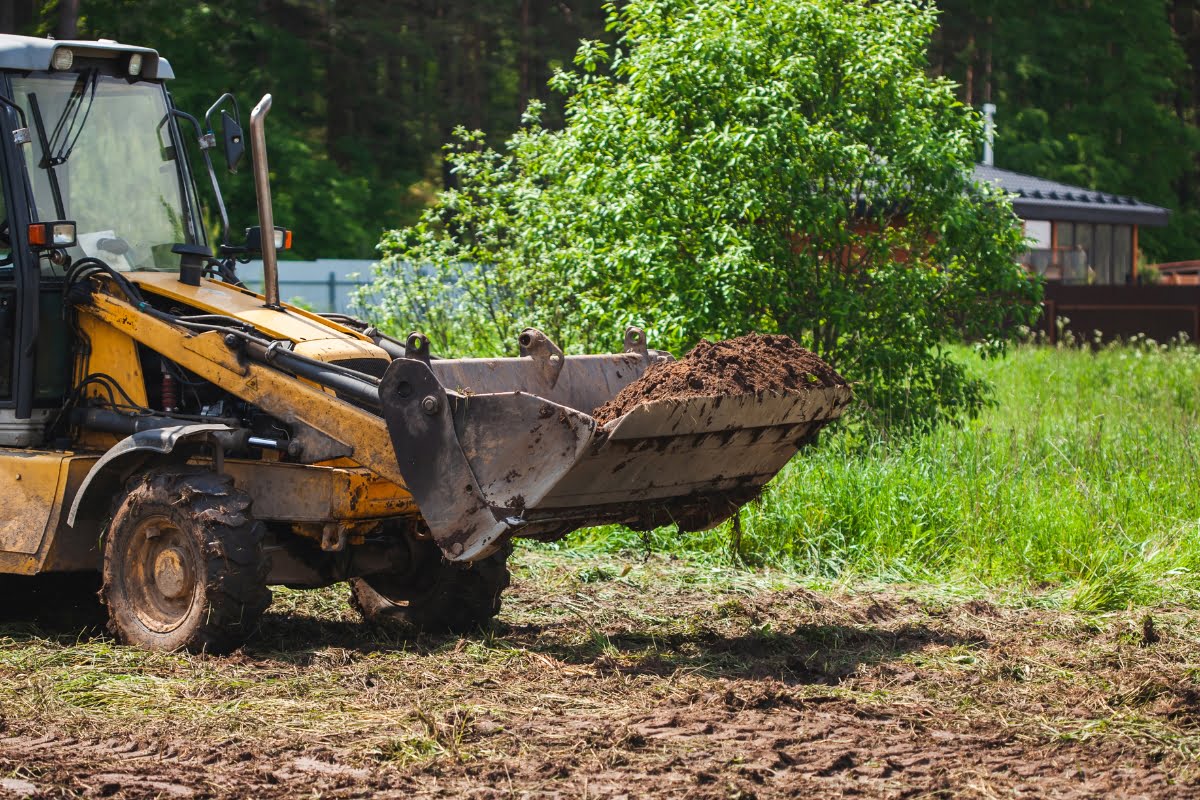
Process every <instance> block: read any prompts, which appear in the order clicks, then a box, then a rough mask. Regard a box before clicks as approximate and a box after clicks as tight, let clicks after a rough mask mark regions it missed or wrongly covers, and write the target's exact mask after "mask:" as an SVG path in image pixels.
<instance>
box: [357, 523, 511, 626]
mask: <svg viewBox="0 0 1200 800" xmlns="http://www.w3.org/2000/svg"><path fill="white" fill-rule="evenodd" d="M416 544H417V545H418V546H417V547H414V550H415V551H416V553H417V554H419V555H420V556H421V563H420V565H419V566H418V567H417V568H416V569H414V570H412V571H411V572H410V575H411V576H412V579H411V580H408V581H404V582H402V583H398V582H397V581H395V580H394V579H392V580H389V576H378V575H372V576H370V577H367V578H353V579H351V581H350V605H352V606H354V608H355V609H356V610H357V611H358V613H359V614H361V615H362V617H363V619H364V620H365V621H367V622H369V623H373V624H378V625H391V624H396V623H399V624H402V625H409V626H411V627H413V628H416V629H417V630H419V631H426V632H429V633H467V632H469V631H472V630H475V629H476V628H480V627H482V626H485V625H486V624H487V623H488V622H489V621H490V620H491V619H492V618H493V617H495V616H496V615H497V614H499V613H500V604H501V595H502V594H503V593H504V590H505V589H507V588H508V585H509V583H510V576H509V572H508V557H509V555H510V554H511V553H512V545H511V544H505V545H504V546H503V547H502V548H500V550H498V551H496V552H495V553H493V554H492V555H490V556H488V557H487V558H484V559H481V560H479V561H476V562H474V563H471V564H456V563H454V562H451V561H446V560H445V559H444V558H442V553H441V551H440V550H438V548H437V545H435V544H434V543H433V542H432V541H422V542H418V543H416Z"/></svg>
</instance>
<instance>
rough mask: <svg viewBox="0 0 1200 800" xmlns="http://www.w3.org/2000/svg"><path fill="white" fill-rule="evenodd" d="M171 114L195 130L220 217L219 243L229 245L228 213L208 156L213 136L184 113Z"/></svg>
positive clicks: (172, 110)
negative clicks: (185, 121) (205, 132)
mask: <svg viewBox="0 0 1200 800" xmlns="http://www.w3.org/2000/svg"><path fill="white" fill-rule="evenodd" d="M171 113H172V114H174V115H175V116H176V117H179V118H180V119H184V120H187V121H188V122H190V123H192V127H194V128H195V129H196V136H197V137H198V141H199V143H200V155H202V156H203V157H204V167H205V169H207V170H208V179H209V181H210V182H211V183H212V188H213V194H214V195H215V196H216V198H217V213H218V214H219V215H220V216H221V243H222V244H229V212H228V211H226V210H225V197H224V196H223V195H222V194H221V184H219V183H218V182H217V172H216V170H214V169H213V163H212V156H210V155H209V154H208V151H209V150H211V149H212V147H213V146H214V140H213V136H212V134H208V135H207V136H206V135H205V134H204V129H203V128H201V127H200V121H199V120H197V119H196V118H195V117H193V116H192V115H191V114H189V113H187V112H186V111H180V110H179V109H178V108H172V109H171Z"/></svg>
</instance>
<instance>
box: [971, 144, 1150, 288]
mask: <svg viewBox="0 0 1200 800" xmlns="http://www.w3.org/2000/svg"><path fill="white" fill-rule="evenodd" d="M975 179H976V180H977V181H979V182H980V183H991V184H994V185H996V186H999V187H1000V188H1001V189H1003V190H1004V191H1005V192H1007V193H1008V194H1009V195H1011V196H1012V203H1013V210H1014V211H1015V212H1016V214H1017V216H1018V217H1020V218H1021V222H1022V225H1023V227H1024V230H1025V235H1026V237H1027V238H1028V239H1029V240H1030V241H1031V247H1030V249H1029V251H1028V252H1027V253H1026V254H1025V256H1024V263H1025V264H1026V266H1028V267H1029V268H1030V269H1032V270H1035V271H1037V272H1038V273H1039V274H1041V275H1043V276H1044V277H1045V278H1046V281H1047V283H1048V284H1054V283H1062V284H1067V285H1085V284H1087V285H1095V286H1114V285H1122V284H1129V283H1135V282H1136V281H1137V270H1138V229H1139V228H1141V227H1154V228H1159V227H1163V226H1165V225H1166V224H1167V222H1168V220H1169V218H1170V214H1171V212H1170V211H1169V210H1168V209H1165V208H1162V207H1160V206H1155V205H1151V204H1149V203H1143V202H1142V201H1141V200H1138V199H1136V198H1133V197H1125V196H1122V195H1115V194H1109V193H1107V192H1099V191H1096V190H1094V189H1084V188H1082V187H1080V186H1071V185H1070V184H1066V183H1058V182H1057V181H1048V180H1045V179H1043V178H1037V177H1034V176H1033V175H1024V174H1022V173H1020V172H1012V171H1010V170H1006V169H1000V168H998V167H994V166H991V165H988V164H979V165H977V166H976V167H975Z"/></svg>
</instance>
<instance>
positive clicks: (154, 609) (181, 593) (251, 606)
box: [101, 471, 271, 653]
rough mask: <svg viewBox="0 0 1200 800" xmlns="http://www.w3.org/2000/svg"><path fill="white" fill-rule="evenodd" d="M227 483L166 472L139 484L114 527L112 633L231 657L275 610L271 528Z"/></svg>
mask: <svg viewBox="0 0 1200 800" xmlns="http://www.w3.org/2000/svg"><path fill="white" fill-rule="evenodd" d="M250 504H251V500H250V497H249V495H247V494H246V493H245V492H242V491H240V490H238V489H237V488H236V487H235V486H234V484H233V478H232V477H230V476H229V475H218V474H216V473H213V472H199V471H196V472H163V473H155V474H148V475H144V476H141V477H140V478H137V479H135V480H134V481H132V482H131V485H130V488H129V490H128V491H127V492H126V493H125V495H124V497H123V498H122V499H121V500H120V503H119V505H118V506H117V509H116V511H115V513H114V514H113V519H112V523H111V524H110V525H109V529H108V536H107V541H106V542H105V546H104V572H103V576H104V584H103V588H102V589H101V598H102V599H103V601H104V603H105V604H106V605H107V606H108V615H109V622H108V628H109V630H110V631H111V632H112V633H113V634H114V635H115V636H116V637H117V638H118V639H120V640H121V641H122V642H124V643H125V644H131V645H137V646H139V647H145V648H148V649H151V650H167V651H172V650H188V651H190V652H193V653H201V652H207V653H226V652H229V651H230V650H233V649H234V648H236V647H238V646H239V645H241V644H242V643H243V642H244V641H245V640H246V638H247V637H248V636H249V635H250V634H251V633H252V632H253V631H254V630H255V628H256V627H257V626H258V621H259V618H260V617H261V616H262V613H263V612H264V611H265V610H266V608H267V606H269V605H270V603H271V592H270V590H269V589H267V585H266V578H267V562H266V559H265V558H264V556H263V544H262V543H263V536H264V532H265V529H264V528H263V526H262V524H260V523H258V522H256V521H255V520H254V519H253V518H252V517H251V516H250Z"/></svg>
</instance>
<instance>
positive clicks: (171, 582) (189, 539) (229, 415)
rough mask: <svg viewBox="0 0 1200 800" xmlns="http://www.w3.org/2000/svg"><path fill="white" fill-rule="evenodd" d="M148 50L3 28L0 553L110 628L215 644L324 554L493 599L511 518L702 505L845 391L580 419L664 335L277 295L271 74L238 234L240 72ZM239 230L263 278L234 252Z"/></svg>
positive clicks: (382, 606) (360, 586) (639, 513)
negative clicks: (362, 309)
mask: <svg viewBox="0 0 1200 800" xmlns="http://www.w3.org/2000/svg"><path fill="white" fill-rule="evenodd" d="M172 77H173V74H172V70H171V66H170V64H169V63H168V62H167V60H166V59H165V58H163V57H161V56H159V54H158V53H157V52H156V51H154V50H152V49H149V48H144V47H133V46H128V45H123V44H119V43H116V42H112V41H106V40H101V41H94V42H93V41H54V40H46V39H33V38H25V37H18V36H0V172H2V173H3V175H2V178H3V208H2V209H0V220H2V223H0V572H2V573H4V575H3V576H0V580H6V579H7V580H15V581H20V580H21V579H20V578H15V577H13V576H35V575H59V576H60V580H59V584H58V585H62V586H70V585H78V586H86V585H88V582H89V580H95V577H96V576H100V577H101V579H102V580H101V581H100V585H101V587H102V588H101V589H100V599H101V600H102V601H103V603H104V604H105V605H106V606H107V614H108V624H109V627H110V629H111V630H112V631H113V633H114V634H115V635H116V636H117V637H118V638H119V639H121V640H122V641H124V642H127V643H131V644H136V645H141V646H144V647H150V648H157V649H164V650H174V649H188V650H192V651H205V650H207V651H212V652H216V651H224V650H228V649H230V648H233V647H236V646H237V645H239V644H240V643H241V642H242V641H244V639H245V637H246V636H247V635H249V634H250V632H252V631H253V630H254V627H255V625H256V622H257V621H258V619H259V617H260V615H261V614H262V612H263V611H264V610H265V609H266V608H267V606H268V604H269V603H270V599H271V594H270V590H269V588H268V587H269V586H272V585H286V586H292V587H321V586H328V585H331V584H333V583H336V582H342V581H348V582H350V584H351V592H352V598H353V600H354V602H355V604H356V605H357V607H358V608H359V609H360V610H361V611H362V612H363V614H364V615H365V616H367V617H368V618H376V617H379V616H384V615H386V616H389V617H399V618H401V619H404V620H407V621H408V622H410V623H412V624H414V625H416V626H419V627H422V628H429V629H439V628H440V629H450V630H462V629H467V628H470V627H472V626H475V625H478V624H479V623H481V622H484V621H486V620H488V619H489V618H490V617H492V616H494V615H495V614H496V613H497V612H498V610H499V607H500V593H501V592H502V590H503V589H504V588H505V587H506V586H507V584H508V571H507V568H506V565H505V559H506V557H507V555H508V553H509V551H510V541H511V539H512V538H513V537H514V536H524V537H532V538H535V539H543V540H549V539H556V538H559V537H562V536H564V535H566V534H567V533H569V532H570V531H572V530H575V529H576V528H580V527H585V526H591V525H598V524H609V523H620V524H624V525H628V526H631V527H634V528H637V529H650V528H653V527H655V526H659V525H664V524H669V523H675V524H677V525H679V527H680V529H681V530H700V529H704V528H706V527H710V526H712V525H715V524H717V523H719V522H721V521H722V520H725V519H727V518H728V517H729V516H730V515H731V514H733V513H735V511H736V509H737V508H738V507H739V506H740V505H742V504H743V503H745V502H747V501H748V500H749V499H750V498H752V497H753V496H754V495H755V494H756V493H757V492H758V491H759V490H760V488H761V487H762V486H763V485H764V484H765V483H766V482H767V481H768V480H770V478H771V477H772V476H773V475H774V474H775V473H776V472H778V470H779V469H780V468H781V467H782V466H783V465H784V464H785V463H786V462H787V461H788V460H789V459H790V458H791V457H792V455H793V454H794V453H795V452H796V450H797V448H798V447H799V446H800V444H802V443H803V442H804V441H806V440H807V439H809V438H810V437H811V436H812V435H813V433H814V432H815V431H816V429H818V428H819V427H820V426H821V425H823V424H824V423H826V422H828V421H829V420H831V419H833V418H835V417H836V416H837V415H838V414H840V413H841V410H842V409H843V408H844V407H845V406H846V405H847V403H848V402H849V390H848V389H846V388H845V387H832V388H827V389H821V390H814V391H807V392H787V391H785V392H774V393H772V392H767V393H763V394H759V395H746V396H735V395H730V396H726V397H720V396H714V397H698V398H691V399H686V400H674V401H658V402H648V403H644V404H642V405H639V406H637V407H635V408H633V409H632V410H630V411H629V412H628V413H626V414H624V415H622V416H621V417H619V418H617V419H614V420H611V421H608V422H606V423H605V424H603V425H601V424H599V423H598V422H597V420H596V419H595V418H594V417H593V416H591V410H592V409H595V408H597V407H598V406H600V405H602V404H603V403H605V402H606V401H607V400H609V399H610V398H612V397H613V396H614V395H616V394H617V393H618V392H619V391H620V390H621V389H622V388H623V387H624V386H626V385H627V384H629V383H630V382H632V381H634V380H635V379H637V378H638V377H639V376H641V375H642V374H643V373H644V372H645V371H646V369H647V367H648V366H650V365H651V364H653V363H655V362H657V361H660V360H664V359H670V358H671V356H669V355H668V354H666V353H663V352H660V351H656V350H653V349H649V348H648V347H647V344H646V341H645V336H644V334H643V333H642V332H641V331H640V330H637V329H630V330H629V331H627V332H626V334H625V346H624V352H622V353H619V354H612V355H586V356H564V355H563V352H562V351H561V350H560V349H559V348H558V347H557V346H556V345H555V344H554V343H553V342H552V341H550V340H549V339H548V338H547V337H546V336H545V335H544V334H542V333H541V332H539V331H537V330H533V329H530V330H526V331H525V332H524V333H522V334H521V336H520V341H519V352H520V356H519V357H513V358H496V359H459V360H445V359H438V358H436V357H434V356H433V355H431V354H430V348H429V342H428V340H427V338H426V337H424V336H423V335H421V334H419V333H414V334H412V335H410V336H408V337H407V338H406V339H405V340H397V339H393V338H389V337H388V336H385V335H383V334H381V333H380V332H379V331H378V330H376V329H374V328H372V327H371V326H369V325H368V324H366V323H364V322H361V321H359V320H356V319H353V318H350V317H347V316H339V315H334V314H324V315H322V314H315V313H311V312H309V311H306V310H304V309H301V308H297V307H294V306H291V305H288V304H286V303H282V302H280V299H279V289H278V267H279V264H278V259H277V255H278V251H279V250H280V249H283V248H286V247H287V246H288V245H289V243H290V237H291V233H290V232H289V231H286V230H284V229H283V228H280V227H277V226H276V225H275V222H274V219H273V216H272V208H271V195H270V187H269V183H268V175H269V172H268V162H267V150H266V139H265V129H264V126H265V119H266V117H267V114H268V112H269V110H270V108H271V98H270V95H267V96H266V97H264V98H262V100H261V102H259V103H258V105H257V106H255V108H254V110H253V112H252V113H251V115H250V119H249V140H250V148H251V154H252V164H253V175H254V182H255V189H256V192H257V199H258V216H259V219H258V220H256V222H257V223H258V224H257V225H255V226H254V227H251V228H247V229H245V241H244V242H242V243H241V244H235V243H234V242H233V241H232V237H231V235H230V223H229V220H228V218H227V213H226V209H225V204H224V202H223V201H222V199H221V188H220V185H219V182H218V179H217V172H216V170H214V168H213V158H212V156H213V151H214V150H215V151H217V154H218V155H220V156H223V157H224V159H225V161H226V162H227V166H228V168H229V169H230V170H233V169H235V168H236V166H237V164H238V162H239V160H240V159H241V158H242V156H243V151H244V149H245V146H246V143H245V141H244V137H243V129H242V125H241V119H240V112H239V110H238V107H237V103H236V99H235V98H234V97H233V96H231V95H225V96H223V97H222V98H220V99H219V100H218V101H217V102H216V103H215V104H214V105H213V107H212V108H210V109H209V110H208V112H207V113H206V114H205V116H204V119H203V121H201V120H200V119H198V118H196V117H194V116H192V115H190V114H188V113H186V112H185V111H182V110H180V109H177V108H175V107H174V106H173V104H172V100H171V96H170V95H169V94H168V92H167V90H166V81H168V80H169V79H170V78H172ZM218 130H219V131H220V133H219V134H218V133H217V131H218ZM193 166H196V167H197V170H196V171H197V172H199V171H204V172H206V173H207V178H208V182H209V183H210V184H211V192H212V196H211V198H210V200H211V202H213V203H214V205H215V208H216V211H217V214H218V216H219V218H220V221H221V225H222V241H221V243H220V244H219V245H218V246H217V247H216V252H215V253H214V252H213V250H212V249H211V247H210V244H209V242H208V240H207V236H206V233H205V230H204V226H203V225H202V222H201V214H200V210H199V204H200V199H199V194H200V192H199V191H198V189H197V183H196V180H195V178H194V173H193ZM202 182H203V181H202ZM239 238H240V237H239ZM251 256H261V259H262V261H263V264H264V290H263V293H262V294H259V293H256V292H253V291H250V290H249V289H247V288H246V287H245V286H244V285H243V284H242V283H241V281H239V279H238V277H237V264H238V263H242V262H244V261H246V260H248V259H249V258H250V257H251ZM64 579H65V580H64ZM93 591H94V590H93ZM23 610H25V611H28V613H30V614H31V615H32V614H36V613H37V610H38V609H37V608H30V607H27V606H24V607H23Z"/></svg>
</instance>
